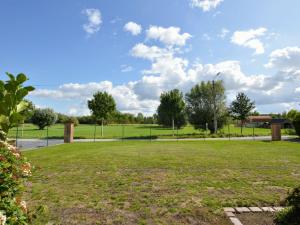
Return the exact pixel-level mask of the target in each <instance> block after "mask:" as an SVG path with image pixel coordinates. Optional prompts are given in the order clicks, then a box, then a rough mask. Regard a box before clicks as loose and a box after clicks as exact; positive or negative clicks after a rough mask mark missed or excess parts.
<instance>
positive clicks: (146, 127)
mask: <svg viewBox="0 0 300 225" xmlns="http://www.w3.org/2000/svg"><path fill="white" fill-rule="evenodd" d="M281 132H282V135H294V134H295V132H294V130H293V129H282V130H281ZM262 136H263V137H265V138H266V139H270V137H271V130H270V128H257V127H256V126H255V124H252V125H251V124H250V126H249V125H248V126H247V127H243V129H242V130H241V127H239V126H237V125H235V124H227V125H225V126H224V127H223V128H222V129H219V130H218V133H217V134H210V131H209V130H196V129H194V127H193V126H191V125H187V126H185V127H183V128H182V129H176V128H175V129H174V130H173V129H172V128H166V127H162V126H159V125H155V124H114V125H106V126H104V127H103V131H102V127H101V125H85V124H80V125H78V126H77V127H75V129H74V139H75V141H86V142H93V141H101V140H107V141H108V140H119V141H126V140H149V141H154V140H170V141H171V140H182V139H183V140H187V139H197V140H198V139H200V140H207V139H212V138H223V139H225V140H232V139H236V138H237V137H238V138H241V137H242V138H244V139H247V140H256V139H257V137H260V139H261V137H262ZM9 137H10V138H11V139H14V140H16V144H17V146H18V147H20V148H24V149H25V148H26V149H30V148H37V147H46V146H50V145H56V144H61V143H63V138H64V124H55V125H53V126H51V127H46V128H45V129H44V130H39V129H38V128H37V127H36V126H34V125H32V124H20V125H19V126H17V127H16V128H14V129H12V130H11V132H10V133H9Z"/></svg>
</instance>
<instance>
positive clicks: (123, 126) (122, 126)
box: [122, 124, 124, 141]
mask: <svg viewBox="0 0 300 225" xmlns="http://www.w3.org/2000/svg"><path fill="white" fill-rule="evenodd" d="M122 141H124V124H123V126H122Z"/></svg>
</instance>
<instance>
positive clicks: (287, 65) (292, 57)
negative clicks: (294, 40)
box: [265, 47, 300, 70]
mask: <svg viewBox="0 0 300 225" xmlns="http://www.w3.org/2000/svg"><path fill="white" fill-rule="evenodd" d="M265 66H266V67H267V68H277V69H280V70H300V48H299V47H286V48H282V49H277V50H275V51H273V52H272V53H271V54H270V60H269V62H268V63H267V64H266V65H265Z"/></svg>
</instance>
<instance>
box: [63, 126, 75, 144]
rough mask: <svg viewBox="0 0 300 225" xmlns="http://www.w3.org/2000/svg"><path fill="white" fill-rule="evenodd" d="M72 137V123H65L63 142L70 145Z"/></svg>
mask: <svg viewBox="0 0 300 225" xmlns="http://www.w3.org/2000/svg"><path fill="white" fill-rule="evenodd" d="M73 137H74V124H73V123H66V124H65V135H64V142H65V143H72V142H73Z"/></svg>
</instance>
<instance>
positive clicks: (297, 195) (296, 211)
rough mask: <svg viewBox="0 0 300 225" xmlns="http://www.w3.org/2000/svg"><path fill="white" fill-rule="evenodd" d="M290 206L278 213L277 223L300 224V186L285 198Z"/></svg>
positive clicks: (282, 224) (286, 224)
mask: <svg viewBox="0 0 300 225" xmlns="http://www.w3.org/2000/svg"><path fill="white" fill-rule="evenodd" d="M285 202H286V205H287V206H289V207H288V208H286V209H285V210H283V211H281V212H279V213H278V214H277V215H276V218H275V223H276V224H277V225H299V224H300V186H299V187H297V188H295V189H294V190H293V191H292V192H290V193H289V195H288V197H287V198H286V200H285Z"/></svg>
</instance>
